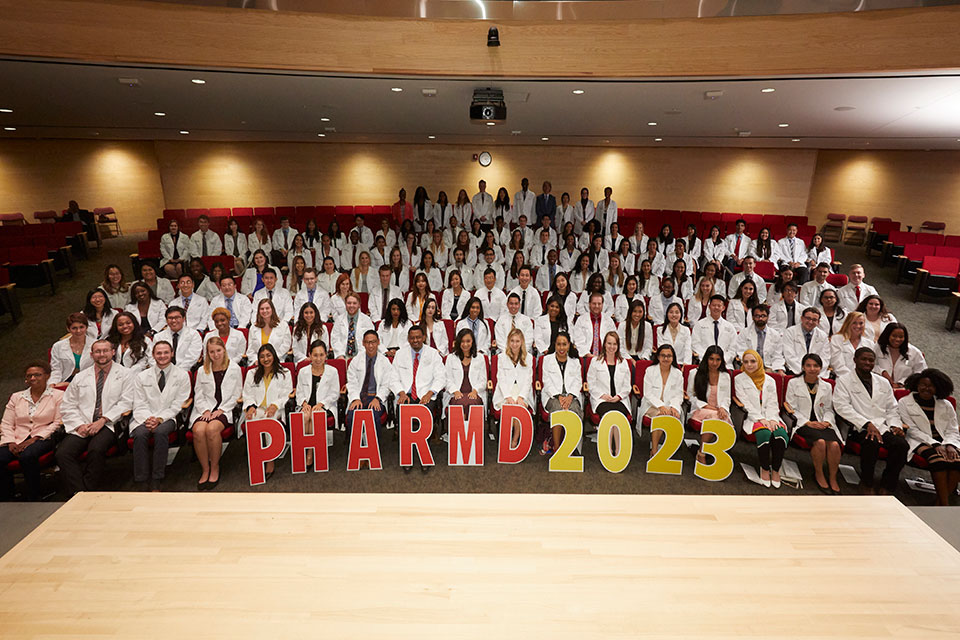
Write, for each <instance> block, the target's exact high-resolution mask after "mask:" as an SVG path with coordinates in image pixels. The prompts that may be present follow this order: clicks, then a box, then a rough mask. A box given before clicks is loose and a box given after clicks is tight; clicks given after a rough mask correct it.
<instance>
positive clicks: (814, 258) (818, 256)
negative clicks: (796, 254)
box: [807, 245, 833, 267]
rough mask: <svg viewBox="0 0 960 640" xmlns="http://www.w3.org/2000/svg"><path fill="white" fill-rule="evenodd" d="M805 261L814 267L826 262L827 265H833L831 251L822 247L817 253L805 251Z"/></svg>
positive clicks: (814, 250)
mask: <svg viewBox="0 0 960 640" xmlns="http://www.w3.org/2000/svg"><path fill="white" fill-rule="evenodd" d="M807 260H808V261H809V262H810V263H811V265H812V266H814V267H816V266H817V265H818V264H820V263H823V262H826V263H827V264H833V250H832V249H830V248H828V247H824V246H822V245H821V248H820V250H819V251H817V250H816V249H810V250H809V251H807Z"/></svg>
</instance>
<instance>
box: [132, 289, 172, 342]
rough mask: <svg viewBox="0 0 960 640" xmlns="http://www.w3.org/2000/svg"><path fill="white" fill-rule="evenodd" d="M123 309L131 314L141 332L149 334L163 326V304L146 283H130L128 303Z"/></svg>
mask: <svg viewBox="0 0 960 640" xmlns="http://www.w3.org/2000/svg"><path fill="white" fill-rule="evenodd" d="M125 310H126V311H127V312H128V313H131V314H133V316H134V317H135V318H136V319H137V324H139V325H140V327H141V328H142V329H143V332H144V333H146V334H148V335H150V334H153V333H156V332H157V331H159V330H160V329H162V328H163V327H164V324H165V322H164V315H165V314H166V311H167V305H165V304H164V303H163V302H162V301H161V300H160V299H159V298H157V296H156V295H154V293H153V291H152V290H151V289H150V287H148V286H147V285H146V284H144V283H142V282H134V283H133V284H132V285H130V304H128V305H126V307H125Z"/></svg>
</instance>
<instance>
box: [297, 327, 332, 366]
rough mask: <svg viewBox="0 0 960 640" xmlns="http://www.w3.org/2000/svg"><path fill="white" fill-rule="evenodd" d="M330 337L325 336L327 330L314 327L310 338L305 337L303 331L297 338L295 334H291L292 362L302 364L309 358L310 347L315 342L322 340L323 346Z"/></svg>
mask: <svg viewBox="0 0 960 640" xmlns="http://www.w3.org/2000/svg"><path fill="white" fill-rule="evenodd" d="M329 338H330V336H329V335H328V334H327V329H326V327H324V326H322V325H321V326H319V327H316V328H315V329H314V331H313V333H311V334H310V337H309V338H308V337H307V332H306V331H304V332H303V335H302V336H300V337H299V338H298V337H297V336H296V333H294V334H293V361H294V362H302V361H304V360H306V359H307V358H309V357H310V345H311V344H312V343H313V342H314V341H316V340H322V341H323V343H324V344H328V343H329V342H330V339H329Z"/></svg>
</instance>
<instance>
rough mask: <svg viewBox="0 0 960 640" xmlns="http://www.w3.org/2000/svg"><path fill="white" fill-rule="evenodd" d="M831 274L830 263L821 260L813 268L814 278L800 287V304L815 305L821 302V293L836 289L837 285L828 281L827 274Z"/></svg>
mask: <svg viewBox="0 0 960 640" xmlns="http://www.w3.org/2000/svg"><path fill="white" fill-rule="evenodd" d="M828 275H830V265H829V264H827V263H826V262H821V263H820V264H818V265H817V266H816V267H815V268H814V269H813V279H812V280H810V281H808V282H805V283H804V284H803V286H802V287H800V296H799V298H798V299H799V300H800V306H802V307H813V306H815V305H817V304H818V303H819V302H820V294H821V293H823V292H824V291H826V290H827V289H832V290H834V291H836V287H834V286H833V285H832V284H830V283H829V282H827V276H828Z"/></svg>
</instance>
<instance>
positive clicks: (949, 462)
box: [897, 369, 960, 507]
mask: <svg viewBox="0 0 960 640" xmlns="http://www.w3.org/2000/svg"><path fill="white" fill-rule="evenodd" d="M904 386H905V387H906V388H907V389H909V390H910V391H911V393H910V395H906V396H904V397H902V398H900V401H899V402H898V403H897V412H898V414H899V415H900V420H901V422H903V424H904V426H905V427H909V429H906V432H907V443H908V444H909V445H910V453H909V454H908V458H912V457H913V456H919V457H921V458H923V459H924V460H925V461H926V462H927V468H928V469H929V470H930V475H931V476H933V485H934V487H936V490H937V506H940V507H947V506H950V496H952V495H955V494H956V493H957V484H958V483H960V431H958V429H957V410H956V409H954V408H953V405H952V404H950V401H949V400H948V399H947V398H949V397H950V396H951V395H953V381H952V380H950V378H949V377H947V375H946V374H945V373H943V372H942V371H940V370H939V369H924V370H923V371H921V372H920V373H915V374H913V375H911V376H910V377H908V378H907V380H906V384H905V385H904Z"/></svg>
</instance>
